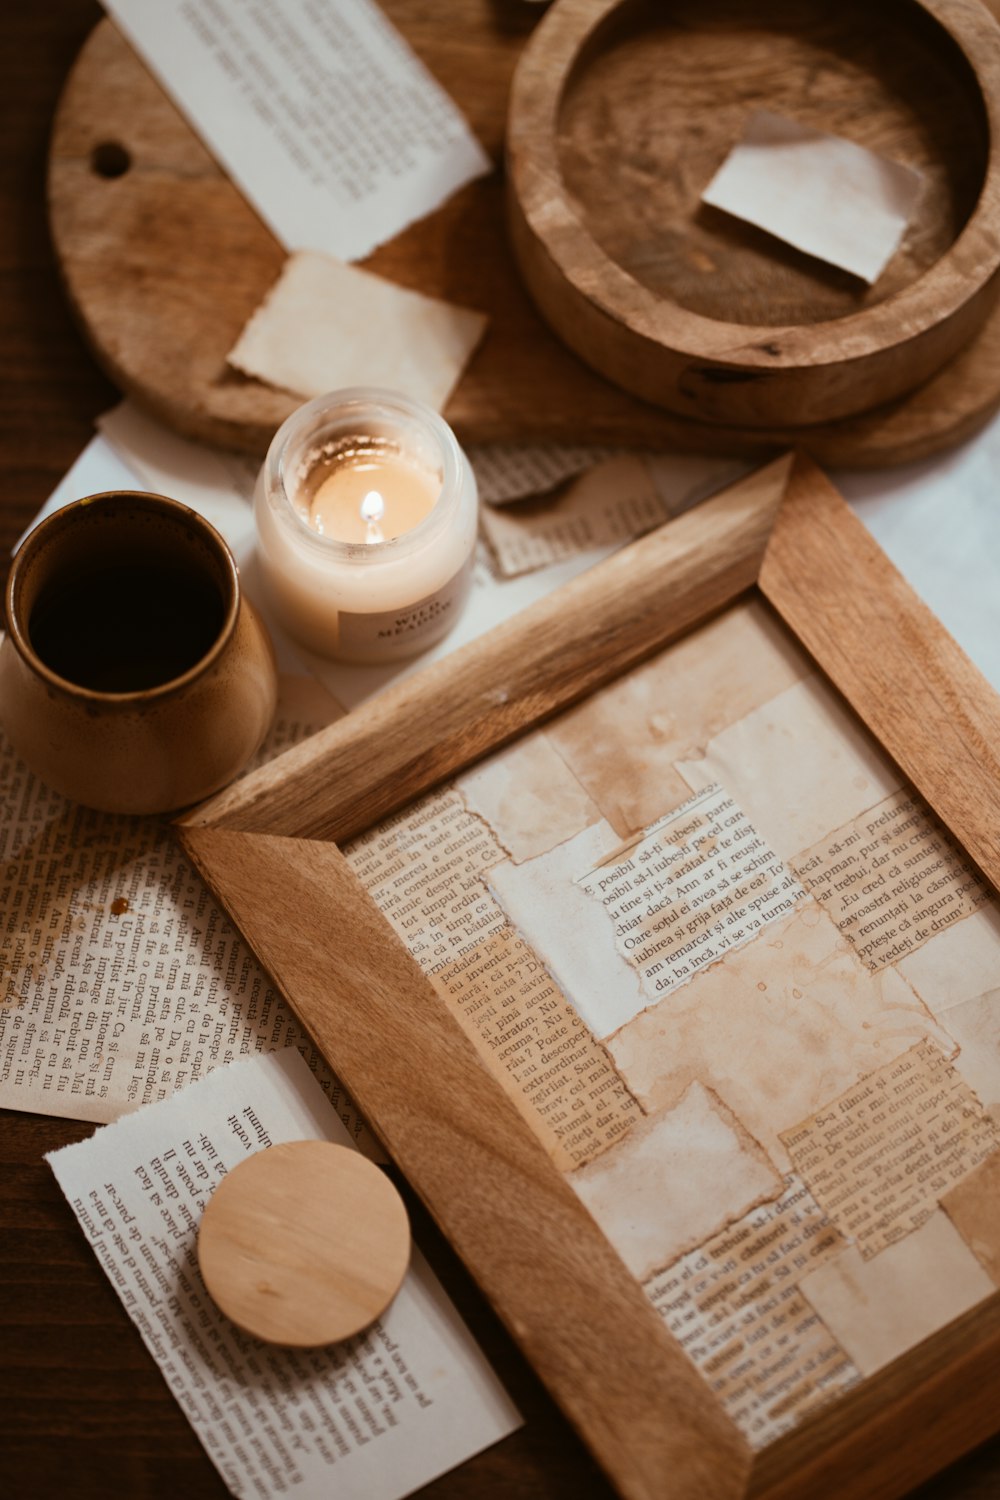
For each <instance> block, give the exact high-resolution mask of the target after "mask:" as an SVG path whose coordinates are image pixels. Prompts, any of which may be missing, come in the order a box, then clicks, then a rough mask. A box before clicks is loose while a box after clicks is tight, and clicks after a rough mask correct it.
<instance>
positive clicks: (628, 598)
mask: <svg viewBox="0 0 1000 1500" xmlns="http://www.w3.org/2000/svg"><path fill="white" fill-rule="evenodd" d="M790 464H791V459H790V458H787V457H786V458H783V459H778V460H776V461H775V462H774V463H773V464H769V465H768V466H767V467H766V468H764V469H760V470H758V471H756V472H755V473H754V474H751V475H750V476H748V477H747V478H746V479H742V480H740V481H738V482H737V483H736V484H734V485H731V486H730V487H729V488H728V489H726V490H723V491H722V492H721V493H720V494H719V495H717V496H715V497H714V498H713V499H711V500H709V501H708V502H707V503H706V504H704V505H701V506H699V507H698V508H697V509H695V510H692V511H689V512H688V513H687V514H686V515H684V516H681V517H679V518H678V519H677V520H676V521H673V522H671V523H670V525H669V526H665V527H661V528H660V529H659V530H658V531H655V532H652V533H651V534H650V535H649V536H646V537H643V538H641V539H640V540H639V541H637V542H633V543H632V545H631V546H630V547H627V548H625V549H624V550H623V551H621V552H619V553H616V554H615V555H614V556H613V557H610V558H608V559H606V560H605V561H604V562H602V563H600V564H598V566H596V567H594V568H591V569H590V570H589V571H588V572H587V573H586V574H585V575H583V576H581V577H580V578H579V579H576V580H574V581H573V582H572V583H570V584H568V585H566V587H564V588H563V589H560V590H559V592H558V593H556V594H553V595H551V596H550V597H548V598H546V599H542V600H540V601H539V602H538V603H537V604H535V605H533V606H532V607H531V608H530V609H526V610H523V611H522V612H521V613H520V614H518V615H516V616H515V617H514V618H513V619H512V620H509V621H507V622H506V623H505V624H504V625H502V626H500V627H499V628H497V629H495V630H491V631H490V632H489V633H488V634H487V635H484V636H481V637H480V638H479V639H478V640H475V641H472V642H470V643H469V645H467V646H465V647H463V648H462V649H461V650H459V651H456V652H455V653H453V655H451V656H449V657H448V658H446V659H445V660H443V661H441V662H438V663H435V664H434V665H432V666H431V667H429V668H427V669H426V670H425V671H423V672H421V673H419V674H418V675H417V676H414V677H411V678H408V679H406V680H405V681H403V682H400V683H399V684H397V685H395V686H393V687H390V688H388V689H387V690H386V691H385V692H383V693H380V694H379V695H378V697H377V698H374V699H371V700H369V701H368V702H367V703H364V704H362V705H361V706H360V707H359V708H357V709H355V710H354V712H352V713H350V714H348V715H347V716H346V717H345V718H343V719H340V720H338V721H337V723H336V724H332V725H330V727H329V728H328V729H325V730H323V731H321V732H320V733H319V734H317V735H314V736H313V738H312V739H310V740H307V741H305V742H304V743H303V744H301V745H299V746H297V747H296V748H295V749H293V750H290V751H288V752H287V753H286V754H285V755H283V756H281V757H280V758H279V759H278V760H276V761H272V762H271V764H270V765H269V766H267V767H264V768H262V769H261V770H260V771H258V772H255V773H254V774H253V775H251V776H247V777H245V778H244V779H243V780H242V781H240V782H238V783H237V784H236V785H234V786H232V787H230V788H229V789H228V790H227V791H224V792H222V793H220V795H219V796H218V797H214V798H212V799H211V800H210V801H208V802H206V803H203V804H202V806H201V807H199V808H196V809H195V810H194V811H193V812H192V813H190V814H188V815H187V817H186V818H184V819H183V820H182V822H183V823H185V824H187V825H195V824H208V823H211V824H213V825H215V826H217V827H225V828H244V829H251V830H253V831H254V832H257V833H267V832H270V833H282V834H285V835H300V836H302V837H311V838H330V839H336V840H338V841H341V842H342V841H343V840H344V839H347V838H350V837H351V836H352V835H353V834H356V833H360V832H361V831H362V830H363V829H365V828H368V827H370V826H371V824H373V823H374V822H377V821H378V820H379V819H380V818H383V817H385V816H386V815H387V814H388V813H390V812H392V811H394V810H395V809H396V808H398V807H402V806H404V805H405V804H406V803H407V802H411V801H412V800H413V799H414V797H417V796H419V795H420V793H421V792H425V791H427V790H428V789H429V788H430V787H432V786H434V785H435V784H436V783H437V782H439V781H441V780H443V779H444V778H445V777H446V776H449V775H451V774H453V773H454V772H455V771H456V770H458V769H459V767H461V766H464V765H468V764H470V763H471V762H472V761H474V760H478V759H479V758H480V757H481V756H482V755H485V754H486V753H487V752H488V751H490V750H495V749H497V748H499V746H501V745H503V744H506V743H507V742H508V741H509V740H511V739H513V738H514V737H515V736H516V735H518V734H521V733H522V732H523V731H524V730H525V729H527V728H528V727H530V726H531V725H532V724H535V723H537V722H538V721H539V720H540V719H542V718H545V717H547V716H548V715H549V714H552V713H555V712H556V711H557V710H558V709H560V708H564V707H566V706H567V705H568V704H569V703H571V702H573V701H574V699H576V698H580V697H582V696H584V695H585V694H586V693H588V692H593V690H594V689H595V688H597V687H599V686H600V685H601V684H602V683H605V682H609V681H610V680H611V679H612V678H614V677H617V676H619V675H620V674H621V673H622V672H623V671H625V670H626V669H627V668H628V667H629V666H631V665H633V664H634V663H635V662H636V661H638V660H639V659H640V658H641V657H643V656H648V655H650V654H651V653H652V652H653V651H655V650H656V649H657V648H658V647H660V646H662V645H664V644H665V643H666V642H667V641H669V640H671V639H672V638H673V637H674V636H676V635H679V634H680V633H681V632H682V631H683V630H686V629H687V628H689V627H690V626H691V625H692V624H694V623H695V622H696V621H697V620H700V619H703V618H704V617H705V616H706V615H708V614H710V613H711V612H712V611H714V610H717V609H720V608H722V606H723V605H725V604H728V603H730V602H731V601H732V600H733V599H735V598H736V597H737V595H739V594H740V593H742V592H743V591H744V590H745V589H747V588H749V587H750V585H751V584H752V583H753V582H754V579H755V578H756V576H757V571H758V569H759V567H760V560H761V557H762V556H763V552H764V547H765V545H766V543H767V538H768V535H769V534H770V530H771V526H772V524H773V520H774V516H775V514H776V511H777V507H778V505H779V504H780V501H781V497H782V495H783V494H784V490H785V485H786V481H787V477H788V473H789V469H790Z"/></svg>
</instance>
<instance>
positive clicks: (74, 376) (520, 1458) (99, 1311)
mask: <svg viewBox="0 0 1000 1500" xmlns="http://www.w3.org/2000/svg"><path fill="white" fill-rule="evenodd" d="M995 3H996V0H995ZM498 9H499V7H498ZM504 9H505V10H507V9H508V7H506V6H505V7H504ZM511 9H512V7H511ZM525 9H526V10H528V9H529V7H527V6H525ZM530 9H533V7H532V8H530ZM99 19H100V9H99V6H98V4H97V3H96V0H46V4H45V5H44V6H23V5H6V6H2V7H0V82H2V90H0V95H2V98H3V100H4V104H5V110H4V130H3V132H0V208H2V212H0V286H2V288H3V292H4V295H3V296H2V297H0V349H2V350H3V355H4V358H3V360H2V362H0V388H2V391H3V400H2V401H0V459H2V463H3V474H4V483H3V490H2V494H0V526H2V539H3V548H4V552H5V553H6V551H7V550H8V549H9V548H10V546H11V545H12V544H13V542H14V540H15V539H16V537H17V536H18V535H20V533H21V531H22V530H23V529H24V527H25V526H26V525H27V524H28V522H29V520H30V519H31V517H32V516H33V515H34V514H35V512H36V511H37V509H38V507H39V506H40V505H41V503H42V502H43V500H44V499H45V498H46V496H47V495H48V494H49V492H50V491H51V490H52V488H53V487H54V486H55V484H56V483H57V481H58V480H59V479H60V478H61V476H62V475H63V473H64V472H65V471H66V469H67V468H68V467H69V465H70V464H71V463H72V462H73V460H74V458H75V457H76V455H77V454H78V453H79V451H80V449H81V447H82V446H83V445H84V443H85V442H86V441H87V439H88V437H89V435H90V433H91V430H92V427H91V424H92V419H93V417H94V415H95V414H96V413H97V412H99V411H101V410H103V409H104V408H106V407H107V406H108V405H109V404H111V402H112V401H113V400H114V398H115V392H114V390H113V389H112V387H111V386H110V385H109V384H108V382H107V380H106V378H105V377H104V375H103V374H102V373H101V372H100V371H99V370H98V368H97V366H96V365H95V364H94V363H93V361H92V359H91V358H90V357H89V356H88V354H87V351H86V349H85V347H84V345H83V342H82V339H81V338H80V336H79V334H78V333H77V330H76V328H75V327H74V325H73V323H72V320H71V318H70V315H69V310H68V308H67V306H66V303H65V300H64V298H63V297H62V296H61V294H60V289H59V285H58V278H57V274H56V267H55V259H54V255H53V252H52V248H51V246H50V244H49V241H48V236H47V232H46V224H45V205H44V177H45V160H46V150H47V145H48V135H49V129H50V124H51V117H52V112H53V110H54V107H55V104H56V99H57V95H58V90H59V87H60V85H61V83H62V80H63V78H64V76H65V73H66V71H67V69H68V67H69V66H70V63H71V60H72V58H73V56H74V54H75V53H76V51H77V50H78V48H79V47H80V45H81V44H82V42H83V41H84V39H85V37H86V36H87V34H88V33H89V31H90V30H91V28H93V27H94V26H95V25H96V24H97V22H98V21H99ZM552 342H553V343H555V340H552ZM557 347H558V346H557ZM608 389H609V390H611V389H612V388H611V387H608ZM940 416H941V413H940V411H939V409H938V407H937V404H936V403H931V404H930V405H929V407H928V411H927V414H926V420H927V422H928V423H929V425H930V427H931V430H932V431H933V427H934V424H935V422H937V421H939V420H940ZM912 435H913V437H918V436H919V423H918V424H917V425H916V426H915V428H914V431H913V434H912ZM92 1129H93V1127H92V1126H91V1125H89V1124H81V1123H79V1122H76V1121H72V1120H60V1119H54V1118H50V1117H46V1116H39V1115H26V1114H18V1113H14V1112H12V1111H9V1110H5V1111H0V1286H2V1289H3V1295H2V1297H0V1399H2V1401H3V1412H4V1435H3V1441H2V1443H0V1493H2V1494H3V1495H5V1496H11V1497H15V1496H16V1497H17V1500H51V1497H52V1496H54V1495H59V1496H63V1497H66V1500H107V1496H108V1493H109V1489H110V1488H114V1490H115V1491H116V1492H117V1493H119V1494H121V1495H124V1496H128V1500H175V1497H176V1496H177V1495H184V1496H185V1497H186V1500H225V1496H226V1494H227V1491H226V1487H225V1484H224V1483H223V1481H222V1479H221V1478H220V1477H219V1475H218V1473H217V1472H216V1470H215V1469H214V1467H213V1466H212V1464H211V1462H210V1460H209V1459H208V1457H207V1456H206V1454H205V1452H204V1450H203V1449H202V1447H201V1445H200V1443H199V1442H198V1439H197V1438H196V1437H195V1435H194V1432H193V1430H192V1429H191V1426H190V1424H189V1423H188V1421H187V1419H186V1417H185V1415H184V1413H183V1411H182V1410H181V1408H180V1407H179V1406H178V1404H177V1403H176V1401H175V1400H174V1398H173V1396H172V1394H171V1392H170V1390H169V1388H168V1386H167V1385H166V1383H165V1381H164V1380H163V1378H162V1376H161V1375H160V1374H159V1372H158V1370H157V1368H156V1366H155V1364H154V1362H153V1360H152V1358H151V1357H150V1355H149V1354H148V1352H147V1351H146V1350H145V1348H144V1347H143V1344H142V1341H141V1339H140V1336H139V1334H138V1331H137V1330H136V1329H135V1328H134V1327H133V1326H132V1325H131V1324H130V1323H129V1321H128V1319H127V1318H126V1316H125V1315H124V1313H123V1311H122V1307H121V1304H120V1302H119V1299H118V1297H117V1295H116V1294H115V1291H114V1289H113V1288H112V1287H111V1285H110V1283H109V1282H108V1279H107V1277H106V1276H105V1274H104V1272H103V1271H102V1269H101V1267H100V1265H99V1263H98V1261H97V1259H96V1257H95V1256H94V1254H93V1252H92V1250H91V1249H90V1247H89V1246H88V1244H87V1242H86V1239H85V1237H84V1236H83V1235H82V1234H80V1232H79V1229H78V1227H77V1225H76V1224H75V1223H74V1221H73V1218H72V1215H71V1214H70V1212H69V1210H68V1209H67V1207H66V1204H65V1201H64V1199H63V1198H62V1195H61V1193H60V1192H59V1189H58V1186H57V1184H56V1182H55V1179H54V1178H53V1176H52V1173H51V1171H50V1170H49V1168H48V1166H47V1165H46V1164H45V1162H44V1161H43V1155H44V1153H46V1152H48V1151H53V1150H56V1149H58V1148H60V1147H62V1146H65V1145H69V1144H70V1143H71V1142H73V1141H78V1140H81V1139H83V1138H84V1137H85V1136H88V1135H90V1134H91V1132H92ZM408 1201H409V1205H410V1211H411V1215H412V1216H413V1218H414V1223H415V1236H416V1238H417V1240H418V1243H419V1244H420V1245H421V1248H422V1249H423V1250H424V1252H425V1253H426V1254H428V1255H429V1257H430V1259H431V1261H432V1263H433V1264H434V1266H435V1269H436V1270H437V1272H438V1274H439V1276H440V1277H441V1278H442V1280H443V1282H444V1284H445V1286H446V1288H447V1290H448V1292H449V1293H450V1295H451V1296H452V1298H453V1299H455V1300H456V1301H457V1304H458V1306H459V1309H460V1311H461V1313H462V1316H463V1317H464V1318H465V1320H466V1322H467V1323H468V1325H469V1326H470V1328H471V1329H472V1331H473V1333H474V1335H475V1337H476V1339H477V1340H478V1342H479V1343H480V1345H481V1347H482V1348H483V1349H484V1351H485V1352H486V1354H487V1357H488V1358H489V1359H490V1361H491V1363H492V1364H493V1366H494V1368H496V1369H497V1370H498V1372H499V1373H500V1375H501V1377H502V1378H503V1380H504V1382H505V1383H506V1385H507V1387H508V1389H509V1390H510V1391H511V1394H512V1395H513V1397H514V1399H515V1400H516V1402H517V1404H518V1406H519V1408H520V1410H521V1411H522V1413H523V1414H524V1416H525V1419H526V1425H525V1427H524V1428H522V1429H521V1430H520V1431H518V1432H517V1433H514V1434H512V1435H511V1436H510V1437H509V1438H506V1439H505V1440H504V1441H503V1442H502V1443H498V1444H496V1445H494V1446H493V1447H492V1448H489V1449H487V1450H486V1451H485V1452H483V1453H480V1454H477V1455H476V1456H475V1457H474V1458H473V1459H470V1460H469V1461H468V1462H467V1463H465V1464H463V1465H462V1466H461V1468H459V1469H456V1470H454V1471H452V1472H451V1473H450V1474H446V1475H443V1476H442V1477H441V1478H440V1479H438V1480H435V1481H434V1482H433V1483H432V1484H430V1485H428V1486H425V1487H424V1488H423V1489H421V1491H420V1492H419V1493H420V1496H421V1500H581V1497H583V1496H586V1500H611V1493H612V1492H611V1490H610V1487H609V1486H608V1485H607V1483H606V1481H605V1480H604V1478H603V1476H602V1475H601V1474H600V1472H599V1471H598V1470H597V1469H596V1467H595V1466H594V1464H593V1463H592V1461H591V1460H589V1458H588V1456H587V1455H586V1453H585V1451H584V1450H583V1448H582V1446H581V1445H580V1444H579V1443H578V1442H577V1441H576V1440H575V1439H574V1437H573V1434H572V1432H571V1431H570V1430H569V1428H568V1426H567V1424H566V1422H565V1421H564V1419H563V1418H562V1416H561V1414H560V1413H559V1411H558V1410H557V1408H556V1407H555V1406H554V1404H553V1403H552V1401H551V1400H550V1398H549V1397H548V1396H547V1394H546V1392H545V1391H544V1389H543V1388H542V1386H541V1385H540V1383H539V1382H538V1381H537V1379H536V1378H535V1377H534V1376H533V1374H532V1372H531V1370H530V1368H529V1367H528V1365H527V1364H526V1362H525V1361H524V1360H523V1358H522V1357H521V1356H520V1355H519V1353H518V1351H517V1350H516V1348H515V1347H514V1346H513V1344H512V1342H511V1340H510V1339H509V1338H508V1337H507V1335H506V1334H505V1332H504V1330H503V1328H502V1327H501V1326H500V1324H499V1323H498V1321H497V1320H496V1318H495V1317H494V1316H493V1314H492V1313H491V1311H490V1309H489V1307H488V1306H487V1304H486V1303H485V1301H484V1299H483V1298H482V1297H481V1296H480V1295H479V1293H478V1292H477V1290H476V1288H475V1287H474V1286H473V1285H472V1283H471V1281H470V1279H469V1277H468V1275H467V1273H466V1272H465V1271H464V1268H463V1267H462V1266H461V1264H460V1263H459V1262H458V1260H457V1259H456V1258H455V1256H454V1255H453V1253H452V1252H451V1251H450V1249H449V1247H448V1245H447V1244H446V1243H445V1241H444V1240H443V1238H442V1237H441V1236H440V1235H439V1234H438V1233H437V1232H436V1229H435V1226H434V1225H433V1223H432V1222H431V1221H430V1219H429V1218H428V1216H427V1215H426V1214H425V1213H423V1212H422V1210H421V1206H420V1204H419V1203H418V1202H417V1201H416V1200H414V1199H412V1198H410V1199H409V1200H408ZM949 1417H950V1419H951V1420H952V1421H955V1420H957V1419H959V1418H960V1417H961V1411H960V1410H958V1409H957V1408H955V1409H953V1408H952V1406H951V1403H950V1402H949V1401H947V1400H946V1399H944V1398H942V1399H941V1400H940V1401H939V1403H938V1412H937V1418H936V1420H938V1421H941V1420H942V1419H945V1420H947V1419H948V1418H949ZM911 1435H912V1434H909V1435H907V1436H906V1437H904V1439H903V1440H902V1441H901V1442H899V1443H898V1444H894V1446H893V1449H892V1451H891V1452H889V1453H873V1454H872V1455H871V1461H872V1462H873V1463H877V1464H878V1466H879V1467H880V1468H882V1467H886V1468H888V1470H889V1472H890V1474H891V1473H892V1470H893V1467H894V1466H895V1465H897V1464H898V1465H899V1466H900V1467H905V1466H906V1463H907V1451H906V1450H907V1443H908V1441H909V1437H910V1436H911ZM821 1494H822V1490H821V1489H820V1488H819V1486H814V1489H813V1500H820V1496H821ZM998 1494H1000V1440H997V1439H994V1440H993V1441H992V1442H991V1443H989V1444H988V1445H987V1446H985V1447H984V1448H982V1449H980V1450H979V1451H978V1452H976V1453H973V1454H970V1455H969V1456H968V1457H967V1458H965V1459H963V1460H962V1461H961V1462H959V1463H957V1464H956V1465H954V1466H953V1467H952V1468H950V1469H949V1470H948V1471H947V1472H946V1473H944V1474H942V1475H940V1476H939V1477H938V1478H936V1479H934V1480H932V1481H930V1482H929V1483H928V1484H926V1485H923V1486H922V1487H921V1488H920V1490H919V1492H918V1493H917V1495H916V1496H915V1497H914V1500H996V1497H997V1495H998Z"/></svg>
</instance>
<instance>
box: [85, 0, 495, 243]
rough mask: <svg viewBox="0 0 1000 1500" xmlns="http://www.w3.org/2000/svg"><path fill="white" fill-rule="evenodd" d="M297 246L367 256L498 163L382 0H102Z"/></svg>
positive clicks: (245, 189) (234, 174)
mask: <svg viewBox="0 0 1000 1500" xmlns="http://www.w3.org/2000/svg"><path fill="white" fill-rule="evenodd" d="M104 6H105V9H106V10H107V11H108V12H109V13H110V15H111V16H112V17H113V18H114V21H115V23H116V25H117V26H118V27H119V29H120V30H121V31H122V32H123V33H124V34H125V36H126V37H127V38H128V40H129V42H131V44H132V46H133V47H134V48H135V50H136V51H137V52H138V54H139V56H140V57H141V58H142V60H143V62H144V63H145V64H146V66H147V67H148V68H149V70H150V72H151V73H153V75H154V76H155V77H156V78H157V79H158V80H159V82H160V83H161V84H162V85H163V87H164V88H165V89H166V91H167V93H168V94H170V96H171V97H172V98H173V100H174V103H175V104H176V105H177V107H178V108H179V109H180V110H181V111H182V113H183V114H185V115H186V116H187V118H188V120H189V122H190V124H191V125H192V126H193V127H194V129H195V130H196V131H197V133H198V134H199V135H200V136H201V138H202V140H203V141H204V143H205V145H206V146H207V147H208V149H209V150H210V151H211V152H212V154H213V156H215V157H216V159H217V160H218V161H219V162H220V163H221V165H222V166H223V167H224V169H225V170H226V172H227V173H228V174H229V176H230V177H231V178H232V180H233V182H234V183H235V184H236V186H237V187H238V188H239V189H240V191H241V192H242V193H243V195H244V196H245V197H246V198H247V199H248V200H249V202H250V203H251V204H252V205H253V207H254V208H255V209H256V211H257V213H258V214H259V215H260V217H261V218H262V219H263V220H264V223H265V224H266V225H267V226H268V228H269V229H270V230H271V232H272V234H273V235H274V236H275V238H276V239H277V240H278V241H279V242H280V243H281V244H282V245H284V247H285V249H286V250H324V251H326V252H327V253H328V254H330V255H336V256H338V257H339V259H341V260H360V259H362V258H363V257H364V256H366V255H368V254H369V253H370V252H371V251H372V250H374V249H375V247H376V245H381V244H383V243H384V242H385V241H386V240H389V239H392V238H393V236H394V235H397V234H398V233H399V232H400V230H402V229H405V228H406V226H407V225H408V224H412V223H413V222H414V221H415V220H417V219H421V218H423V217H424V216H425V215H426V214H429V213H430V212H431V211H432V210H433V209H435V208H437V207H438V206H439V205H440V204H442V203H444V202H445V200H446V199H447V198H450V197H451V195H452V193H454V192H455V191H456V190H457V189H458V188H460V187H462V186H463V185H464V184H465V183H467V182H469V181H471V180H472V179H473V178H475V177H480V176H482V175H483V173H485V172H488V171H490V170H491V167H492V163H491V162H490V159H489V157H488V156H487V155H486V153H485V152H484V151H483V149H482V147H481V146H480V144H479V142H478V141H477V140H476V138H475V137H474V136H473V134H472V132H471V131H470V129H469V127H468V125H467V124H466V122H465V120H464V119H463V117H462V115H461V114H460V113H459V111H458V109H457V108H456V107H455V105H454V104H453V103H452V101H451V99H449V97H448V95H447V94H446V93H445V92H444V90H443V89H442V88H441V86H440V85H439V84H438V83H437V82H436V81H435V79H434V78H433V77H432V76H431V74H430V73H429V72H428V71H427V69H426V68H425V67H424V65H423V63H422V62H421V61H420V60H419V58H418V57H417V56H416V54H415V53H414V52H413V51H412V49H411V48H410V46H409V45H408V43H407V42H406V41H405V40H404V38H403V37H402V36H401V35H400V34H399V32H398V31H397V30H396V29H395V27H394V26H393V25H392V24H391V22H390V21H389V20H388V18H387V17H386V15H385V14H384V12H383V11H382V10H381V9H380V8H379V7H378V6H377V5H375V4H373V3H372V0H324V3H323V4H322V5H318V4H316V3H315V0H282V3H281V5H246V4H242V3H240V0H212V3H211V4H210V5H208V4H195V3H192V0H104Z"/></svg>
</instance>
